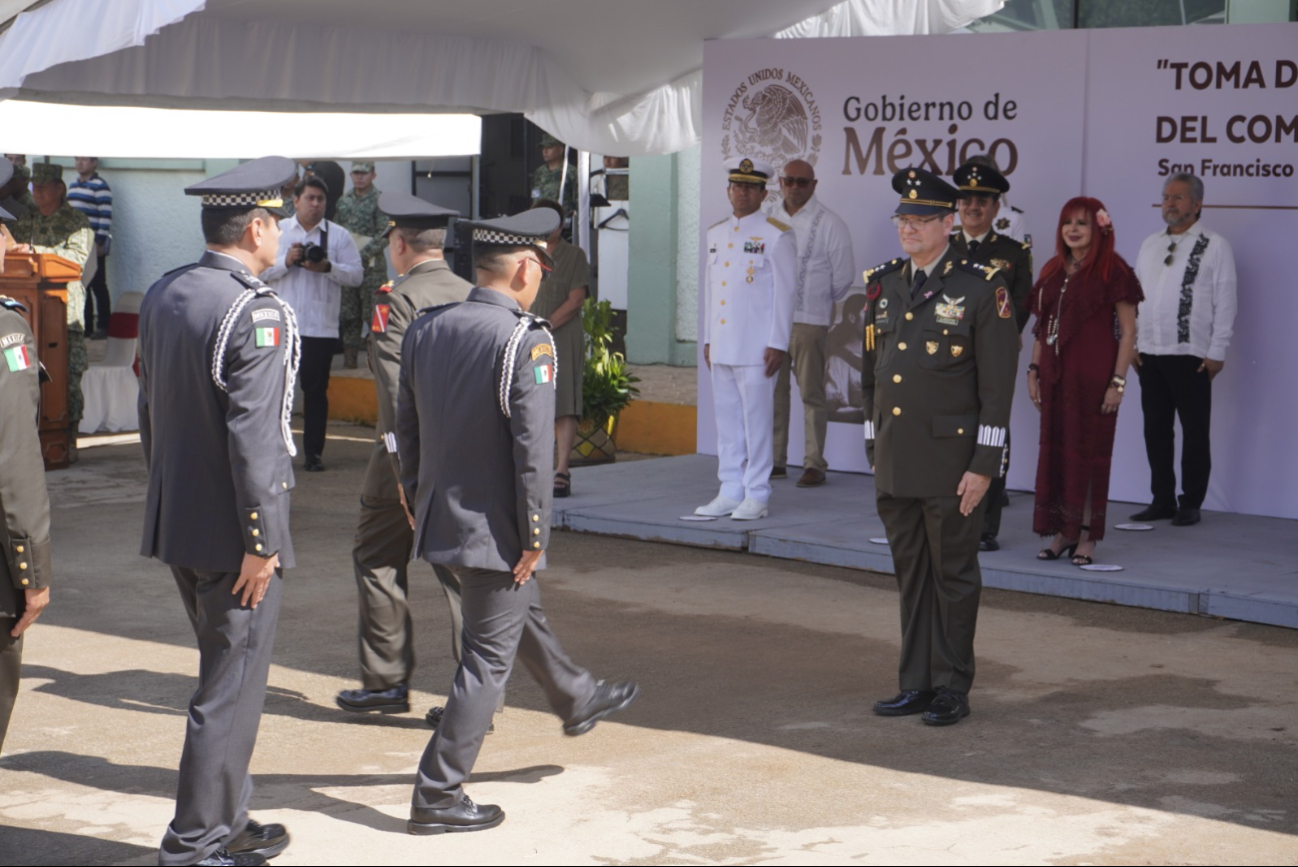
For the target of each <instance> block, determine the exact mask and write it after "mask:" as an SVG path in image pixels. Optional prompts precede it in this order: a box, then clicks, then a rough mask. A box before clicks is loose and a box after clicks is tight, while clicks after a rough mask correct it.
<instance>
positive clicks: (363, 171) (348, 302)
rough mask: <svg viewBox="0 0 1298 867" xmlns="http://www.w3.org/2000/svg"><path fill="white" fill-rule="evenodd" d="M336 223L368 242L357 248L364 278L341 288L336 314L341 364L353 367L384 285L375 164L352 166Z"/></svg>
mask: <svg viewBox="0 0 1298 867" xmlns="http://www.w3.org/2000/svg"><path fill="white" fill-rule="evenodd" d="M337 222H338V224H339V225H340V226H342V227H343V228H344V229H346V230H347V231H349V232H351V233H352V234H353V235H364V236H365V237H367V238H369V239H370V240H369V242H368V243H366V245H365V246H364V247H361V248H360V253H361V265H362V266H363V267H364V268H365V279H364V280H362V281H361V285H359V286H357V287H356V288H354V289H353V288H349V287H343V290H342V308H341V309H340V311H339V313H338V330H339V333H340V334H342V339H343V365H344V366H345V367H356V364H357V361H356V357H357V354H358V353H359V352H360V349H361V347H362V346H364V345H365V335H364V333H363V332H362V329H361V326H362V324H363V323H366V324H367V323H369V321H370V316H371V315H372V314H373V312H374V293H375V292H377V291H378V288H379V287H380V286H382V285H383V284H384V283H386V282H387V279H388V263H387V259H386V258H384V255H383V253H384V251H385V250H386V249H387V248H388V242H387V238H386V236H385V235H384V233H385V232H387V230H388V218H387V215H386V214H384V213H383V212H382V211H381V210H379V190H378V188H377V187H375V186H374V163H372V162H359V161H358V162H353V163H352V191H351V192H350V193H348V194H347V195H345V196H343V197H342V198H341V199H339V200H338V217H337Z"/></svg>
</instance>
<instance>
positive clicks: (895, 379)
mask: <svg viewBox="0 0 1298 867" xmlns="http://www.w3.org/2000/svg"><path fill="white" fill-rule="evenodd" d="M892 381H893V382H901V374H900V373H894V374H893V375H892Z"/></svg>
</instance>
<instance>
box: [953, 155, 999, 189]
mask: <svg viewBox="0 0 1298 867" xmlns="http://www.w3.org/2000/svg"><path fill="white" fill-rule="evenodd" d="M951 179H952V180H954V181H955V185H956V187H958V188H959V190H960V193H961V194H962V198H963V197H967V196H969V195H971V194H976V195H982V196H999V195H1000V194H1001V193H1008V192H1009V191H1010V182H1009V181H1007V180H1005V176H1004V175H1002V174H1001V173H1000V172H998V171H996V169H994V168H992V167H991V166H984V165H979V164H978V163H973V162H969V163H965V164H964V165H962V166H961V167H960V168H958V169H956V170H955V174H953V175H952V176H951Z"/></svg>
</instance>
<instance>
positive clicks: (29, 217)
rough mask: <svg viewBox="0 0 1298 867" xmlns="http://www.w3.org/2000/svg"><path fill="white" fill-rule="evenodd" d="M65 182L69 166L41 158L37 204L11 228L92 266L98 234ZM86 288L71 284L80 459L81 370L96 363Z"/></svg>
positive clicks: (71, 379)
mask: <svg viewBox="0 0 1298 867" xmlns="http://www.w3.org/2000/svg"><path fill="white" fill-rule="evenodd" d="M67 195H68V188H67V186H66V185H65V184H64V183H63V166H61V165H58V164H57V163H37V164H36V166H35V167H34V168H33V170H32V198H33V200H34V201H35V205H36V206H35V207H34V208H31V209H30V210H28V212H27V213H26V215H24V216H23V217H22V218H20V219H19V220H17V221H16V222H15V223H14V224H13V226H11V227H10V231H11V232H12V233H13V237H14V240H15V241H16V242H17V243H18V244H20V245H24V246H25V247H26V248H28V249H30V250H32V251H34V252H37V253H53V254H54V255H56V256H62V257H63V258H64V259H67V260H68V261H69V262H74V263H75V264H76V265H78V266H79V267H81V268H83V269H84V268H85V267H86V262H87V260H89V258H90V256H91V253H92V251H93V250H94V249H95V233H94V232H93V231H92V230H91V228H90V221H89V220H87V219H86V215H85V214H83V213H81V212H80V211H78V210H77V209H76V208H74V207H72V206H71V205H70V204H68V198H67ZM85 308H86V289H85V286H84V285H83V284H82V282H81V280H79V279H78V280H73V281H72V282H70V283H68V311H67V312H68V429H69V430H70V431H71V434H72V444H73V445H72V449H71V456H72V458H73V459H74V460H75V459H76V437H77V429H78V428H79V427H80V426H81V413H82V409H83V408H84V406H85V401H84V399H83V398H82V396H81V374H83V373H85V371H86V368H87V367H89V365H90V357H89V355H87V354H86V327H85V321H84V320H85Z"/></svg>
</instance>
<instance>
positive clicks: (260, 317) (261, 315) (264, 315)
mask: <svg viewBox="0 0 1298 867" xmlns="http://www.w3.org/2000/svg"><path fill="white" fill-rule="evenodd" d="M267 319H269V320H271V321H272V322H278V321H279V311H278V310H254V311H252V321H253V322H263V321H265V320H267Z"/></svg>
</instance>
